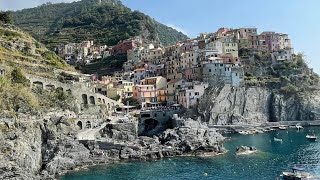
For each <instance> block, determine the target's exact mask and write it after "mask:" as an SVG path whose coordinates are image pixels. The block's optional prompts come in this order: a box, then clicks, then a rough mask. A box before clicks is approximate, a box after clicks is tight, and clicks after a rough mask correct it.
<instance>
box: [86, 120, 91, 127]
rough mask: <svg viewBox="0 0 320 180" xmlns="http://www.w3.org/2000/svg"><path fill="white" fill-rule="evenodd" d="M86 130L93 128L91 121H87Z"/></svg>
mask: <svg viewBox="0 0 320 180" xmlns="http://www.w3.org/2000/svg"><path fill="white" fill-rule="evenodd" d="M86 128H87V129H90V128H91V122H90V121H87V122H86Z"/></svg>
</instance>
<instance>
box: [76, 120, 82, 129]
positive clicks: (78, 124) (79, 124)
mask: <svg viewBox="0 0 320 180" xmlns="http://www.w3.org/2000/svg"><path fill="white" fill-rule="evenodd" d="M77 126H78V127H79V129H82V122H81V121H78V123H77Z"/></svg>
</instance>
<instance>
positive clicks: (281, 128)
mask: <svg viewBox="0 0 320 180" xmlns="http://www.w3.org/2000/svg"><path fill="white" fill-rule="evenodd" d="M279 129H280V130H287V129H288V127H287V126H279Z"/></svg>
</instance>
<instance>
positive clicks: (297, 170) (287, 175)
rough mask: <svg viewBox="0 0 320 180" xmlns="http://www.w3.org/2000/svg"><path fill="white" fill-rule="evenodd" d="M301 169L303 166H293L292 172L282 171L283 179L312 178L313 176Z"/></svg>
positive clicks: (301, 179) (299, 179) (298, 179)
mask: <svg viewBox="0 0 320 180" xmlns="http://www.w3.org/2000/svg"><path fill="white" fill-rule="evenodd" d="M303 170H304V168H301V167H293V168H292V172H282V177H283V179H284V180H303V179H312V178H313V176H311V175H310V174H309V173H308V172H304V171H303Z"/></svg>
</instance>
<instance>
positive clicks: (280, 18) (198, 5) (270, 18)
mask: <svg viewBox="0 0 320 180" xmlns="http://www.w3.org/2000/svg"><path fill="white" fill-rule="evenodd" d="M47 1H51V2H72V1H73V0H0V9H1V10H17V9H22V8H27V7H34V6H37V5H40V4H43V3H44V2H47ZM122 2H123V4H125V5H127V6H128V7H130V8H132V9H134V10H139V11H141V12H143V13H145V14H147V15H149V16H151V17H153V18H155V19H156V20H158V21H160V22H162V23H164V24H166V25H169V26H171V27H174V28H176V29H178V30H179V31H182V32H184V33H186V34H187V35H189V36H190V37H195V36H197V34H198V33H200V32H214V31H216V30H217V29H218V28H219V27H232V28H237V27H244V26H250V27H257V28H258V30H259V31H260V32H261V31H277V32H282V33H288V34H289V36H290V37H291V39H292V43H293V45H294V48H295V52H304V53H305V55H306V56H307V60H308V62H310V67H312V68H313V69H314V70H315V71H316V72H318V73H320V58H319V56H320V46H319V45H318V42H320V11H319V7H320V0H304V1H302V0H280V1H279V0H268V1H266V0H233V1H227V2H226V1H221V0H196V1H195V0H123V1H122Z"/></svg>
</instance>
